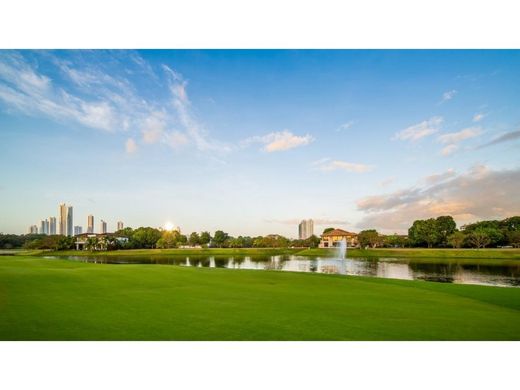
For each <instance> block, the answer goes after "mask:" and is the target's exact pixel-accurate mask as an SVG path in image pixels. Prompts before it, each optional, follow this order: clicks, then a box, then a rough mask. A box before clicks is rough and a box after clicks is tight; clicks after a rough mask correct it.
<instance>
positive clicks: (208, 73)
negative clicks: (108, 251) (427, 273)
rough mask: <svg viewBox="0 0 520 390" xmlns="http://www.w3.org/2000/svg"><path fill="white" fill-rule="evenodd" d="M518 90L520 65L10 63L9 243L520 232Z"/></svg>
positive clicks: (464, 61)
mask: <svg viewBox="0 0 520 390" xmlns="http://www.w3.org/2000/svg"><path fill="white" fill-rule="evenodd" d="M519 85H520V52H519V51H499V50H491V51H468V50H455V51H443V50H423V51H410V50H408V51H399V50H395V51H378V50H371V51H362V50H345V51H338V50H331V51H327V50H319V51H299V50H298V51H296V50H295V51H292V50H275V51H270V50H251V51H230V50H207V51H204V50H203V51H200V50H194V51H190V50H162V51H153V50H145V51H18V52H17V51H0V164H1V167H2V170H1V172H2V173H1V177H0V179H1V181H0V208H1V209H0V210H1V213H0V232H14V233H22V232H25V231H27V227H28V226H29V225H31V224H39V221H40V220H41V219H45V218H47V217H49V216H56V215H57V210H58V204H59V203H61V202H66V203H68V204H71V205H73V206H74V213H75V215H74V216H75V220H74V222H75V224H77V225H82V226H84V227H85V225H86V220H87V215H88V214H93V215H94V216H95V217H96V228H97V225H98V222H99V220H100V219H104V220H105V221H107V222H108V226H109V230H113V229H114V228H115V223H116V221H118V220H122V221H124V222H125V224H126V225H128V226H133V227H136V226H156V227H159V226H162V225H163V224H164V223H165V222H166V221H172V222H174V223H175V224H176V225H179V226H180V227H181V229H182V231H183V232H187V233H189V232H191V231H194V230H196V231H201V230H210V231H214V230H216V229H223V230H225V231H227V232H229V233H230V234H232V235H239V234H243V235H256V234H269V233H280V234H284V235H287V236H290V237H295V236H296V235H297V222H298V221H299V220H301V219H303V218H313V219H314V220H315V221H316V223H315V224H316V227H315V229H316V231H317V233H319V232H321V230H322V229H323V228H325V227H328V226H335V227H340V228H344V229H348V230H353V231H359V230H361V229H363V228H370V227H373V228H377V229H379V230H381V231H383V232H386V233H392V232H404V231H406V229H407V228H408V226H410V224H411V223H412V222H413V220H414V219H417V218H427V217H434V216H438V215H445V214H450V215H453V216H454V217H455V218H456V220H457V222H458V223H459V224H463V223H466V222H470V221H474V220H478V219H486V218H503V217H506V216H510V215H515V214H516V215H518V214H520V200H519V199H520V196H519V194H520V185H519V183H520V169H519V168H520V165H519V157H518V156H520V153H519V151H520V88H519Z"/></svg>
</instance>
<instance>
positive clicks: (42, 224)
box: [40, 219, 49, 234]
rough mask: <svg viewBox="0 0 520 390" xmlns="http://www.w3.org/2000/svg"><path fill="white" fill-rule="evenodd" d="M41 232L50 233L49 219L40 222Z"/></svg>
mask: <svg viewBox="0 0 520 390" xmlns="http://www.w3.org/2000/svg"><path fill="white" fill-rule="evenodd" d="M40 234H49V221H48V220H47V219H46V220H42V221H41V222H40Z"/></svg>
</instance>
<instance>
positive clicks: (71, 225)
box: [67, 206, 74, 237]
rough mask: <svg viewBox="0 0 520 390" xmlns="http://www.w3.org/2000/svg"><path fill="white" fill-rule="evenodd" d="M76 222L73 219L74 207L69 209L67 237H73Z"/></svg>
mask: <svg viewBox="0 0 520 390" xmlns="http://www.w3.org/2000/svg"><path fill="white" fill-rule="evenodd" d="M73 228H74V221H73V217H72V206H69V207H67V236H69V237H70V236H72V233H73V232H74V230H73Z"/></svg>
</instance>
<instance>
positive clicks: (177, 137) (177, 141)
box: [166, 131, 189, 149]
mask: <svg viewBox="0 0 520 390" xmlns="http://www.w3.org/2000/svg"><path fill="white" fill-rule="evenodd" d="M166 142H167V143H168V145H170V146H171V147H172V148H174V149H177V148H179V147H181V146H183V145H186V144H187V143H189V140H188V137H187V136H186V134H184V133H181V132H180V131H173V132H172V133H170V134H169V135H168V137H167V141H166Z"/></svg>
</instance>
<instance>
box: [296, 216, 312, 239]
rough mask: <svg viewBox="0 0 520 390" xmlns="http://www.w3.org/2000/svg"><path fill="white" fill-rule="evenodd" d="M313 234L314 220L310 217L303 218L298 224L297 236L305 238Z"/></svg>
mask: <svg viewBox="0 0 520 390" xmlns="http://www.w3.org/2000/svg"><path fill="white" fill-rule="evenodd" d="M313 234H314V221H313V220H312V219H304V220H303V221H301V222H300V224H299V225H298V238H299V239H300V240H306V239H307V238H309V237H310V236H312V235H313Z"/></svg>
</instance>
